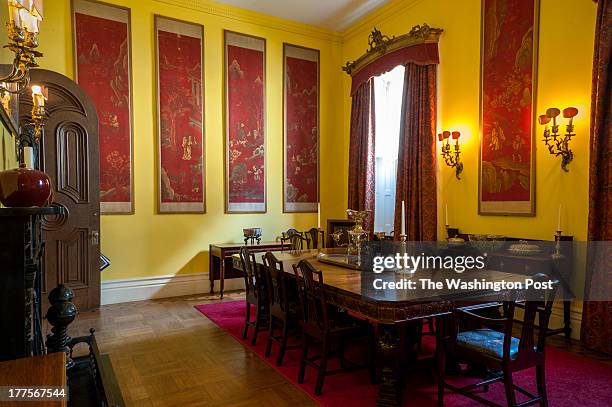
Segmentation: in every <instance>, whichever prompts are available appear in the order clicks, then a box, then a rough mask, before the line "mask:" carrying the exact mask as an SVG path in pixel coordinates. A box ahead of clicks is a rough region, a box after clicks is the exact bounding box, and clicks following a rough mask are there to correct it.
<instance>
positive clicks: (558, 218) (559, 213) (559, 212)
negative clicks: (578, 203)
mask: <svg viewBox="0 0 612 407" xmlns="http://www.w3.org/2000/svg"><path fill="white" fill-rule="evenodd" d="M560 230H561V204H559V211H558V212H557V231H560Z"/></svg>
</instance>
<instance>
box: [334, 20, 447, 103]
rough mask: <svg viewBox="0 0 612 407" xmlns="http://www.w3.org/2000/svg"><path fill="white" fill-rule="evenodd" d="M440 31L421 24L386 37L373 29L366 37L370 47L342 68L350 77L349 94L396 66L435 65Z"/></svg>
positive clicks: (437, 58)
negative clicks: (402, 32) (409, 64)
mask: <svg viewBox="0 0 612 407" xmlns="http://www.w3.org/2000/svg"><path fill="white" fill-rule="evenodd" d="M442 31H443V30H442V29H441V28H433V27H430V26H429V25H427V24H422V25H416V26H414V27H412V29H411V30H410V32H408V33H407V34H404V35H400V36H399V37H395V36H392V37H389V36H387V35H383V34H382V33H381V32H380V30H378V29H376V28H374V31H372V32H371V33H370V36H369V37H368V45H369V48H368V50H367V51H366V52H365V54H363V55H362V56H360V57H359V58H357V59H356V60H355V61H352V62H347V63H346V64H345V65H344V66H343V67H342V70H343V71H344V72H346V73H347V74H349V75H351V76H352V77H353V87H352V88H353V90H352V91H351V94H353V93H354V90H356V89H357V88H358V87H359V85H361V83H363V82H364V81H367V80H368V79H369V78H371V77H372V76H376V75H380V74H381V73H384V72H387V71H388V70H390V69H393V67H395V66H397V65H406V64H407V63H415V64H419V65H428V64H438V63H439V62H440V59H439V56H438V39H439V37H440V34H442Z"/></svg>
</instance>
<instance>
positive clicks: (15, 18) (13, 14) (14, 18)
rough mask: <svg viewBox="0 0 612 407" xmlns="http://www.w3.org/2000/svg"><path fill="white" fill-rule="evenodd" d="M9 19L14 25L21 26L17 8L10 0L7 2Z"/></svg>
mask: <svg viewBox="0 0 612 407" xmlns="http://www.w3.org/2000/svg"><path fill="white" fill-rule="evenodd" d="M8 8H9V21H10V23H11V24H12V25H13V26H14V27H18V28H21V24H20V19H19V8H18V7H17V6H16V5H15V4H14V3H13V2H12V1H11V0H9V2H8Z"/></svg>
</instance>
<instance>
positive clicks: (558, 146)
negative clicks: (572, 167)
mask: <svg viewBox="0 0 612 407" xmlns="http://www.w3.org/2000/svg"><path fill="white" fill-rule="evenodd" d="M560 113H561V111H560V110H559V109H557V108H556V107H551V108H550V109H548V110H546V114H543V115H540V116H539V117H538V122H539V123H540V124H541V125H543V126H544V139H543V140H542V141H544V144H546V147H548V151H549V152H550V154H552V155H554V156H561V168H562V169H563V171H566V172H568V171H569V168H568V167H567V166H568V165H569V163H570V162H572V160H573V159H574V153H573V152H572V150H570V148H569V143H570V141H571V140H572V137H574V136H575V135H576V134H575V133H574V123H573V122H574V117H575V116H576V115H577V114H578V109H576V108H575V107H567V108H565V109H563V117H564V118H566V119H569V121H568V123H567V125H566V126H565V135H561V134H559V124H558V123H557V116H559V114H560ZM551 121H552V126H550V127H549V123H550V122H551Z"/></svg>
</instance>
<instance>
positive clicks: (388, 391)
mask: <svg viewBox="0 0 612 407" xmlns="http://www.w3.org/2000/svg"><path fill="white" fill-rule="evenodd" d="M399 345H400V332H399V326H398V325H395V324H389V325H387V324H380V325H379V326H378V353H379V355H380V356H381V358H382V377H381V386H380V389H379V391H378V397H377V399H376V405H377V406H379V407H387V406H399V405H400V404H401V385H400V372H399V360H400V346H399Z"/></svg>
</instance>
